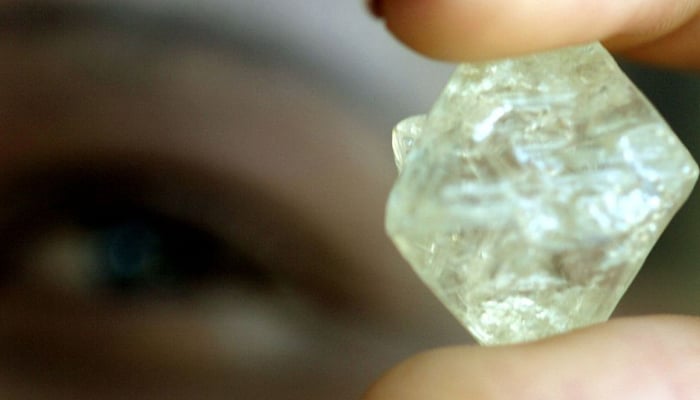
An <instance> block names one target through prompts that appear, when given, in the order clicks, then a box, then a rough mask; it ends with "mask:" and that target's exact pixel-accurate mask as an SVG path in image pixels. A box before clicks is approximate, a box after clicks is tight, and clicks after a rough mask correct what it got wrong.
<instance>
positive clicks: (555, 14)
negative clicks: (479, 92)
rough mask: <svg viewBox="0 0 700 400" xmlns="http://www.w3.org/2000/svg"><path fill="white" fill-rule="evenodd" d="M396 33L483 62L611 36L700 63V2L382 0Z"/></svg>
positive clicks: (646, 52) (648, 54) (629, 49)
mask: <svg viewBox="0 0 700 400" xmlns="http://www.w3.org/2000/svg"><path fill="white" fill-rule="evenodd" d="M371 9H373V10H374V12H375V14H377V15H381V16H383V17H384V19H385V21H386V24H387V26H388V28H389V30H390V31H392V32H393V33H394V34H395V35H396V37H397V38H398V39H399V40H401V41H403V42H404V43H406V44H407V45H408V46H410V47H412V48H414V49H416V50H418V51H419V52H421V53H424V54H426V55H428V56H430V57H435V58H439V59H447V60H452V61H458V60H481V59H489V58H498V57H506V56H511V55H516V54H524V53H529V52H533V51H538V50H545V49H551V48H556V47H561V46H566V45H571V44H578V43H586V42H591V41H596V40H600V41H603V42H604V44H606V46H608V47H609V48H610V49H611V50H612V51H614V52H616V53H619V54H621V55H623V56H625V57H627V58H630V59H633V60H638V61H643V62H647V63H653V64H656V65H661V66H667V67H673V68H682V69H691V70H698V69H700V40H698V37H700V1H698V0H676V1H667V0H632V1H606V0H562V1H556V2H551V1H549V2H545V1H537V0H517V1H509V0H471V1H465V0H380V1H375V2H374V3H373V4H372V5H371Z"/></svg>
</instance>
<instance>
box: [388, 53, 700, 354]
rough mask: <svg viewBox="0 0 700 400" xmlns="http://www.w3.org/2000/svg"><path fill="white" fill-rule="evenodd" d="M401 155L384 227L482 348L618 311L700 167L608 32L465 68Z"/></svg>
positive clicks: (404, 132)
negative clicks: (603, 41) (604, 39)
mask: <svg viewBox="0 0 700 400" xmlns="http://www.w3.org/2000/svg"><path fill="white" fill-rule="evenodd" d="M394 151H395V156H396V163H397V166H398V167H399V170H400V171H401V173H400V176H399V178H398V180H397V183H396V185H395V187H394V189H393V190H392V193H391V195H390V199H389V202H388V205H387V230H388V232H389V234H390V236H391V237H392V238H393V240H394V241H395V243H396V245H397V247H398V248H399V250H400V251H401V253H402V254H403V255H404V256H405V257H406V259H407V260H408V261H409V262H410V263H411V265H412V266H413V267H414V268H415V270H416V271H417V273H418V275H420V276H421V278H422V279H423V280H424V281H425V282H426V283H427V284H428V286H429V287H430V288H431V289H432V290H433V291H434V292H435V293H436V295H437V296H438V297H439V298H440V299H441V300H442V301H443V302H444V303H445V305H446V306H447V307H448V308H449V309H450V311H451V312H452V313H453V314H455V316H457V318H459V320H460V321H461V322H462V323H463V324H464V325H465V326H466V327H467V328H468V329H469V330H470V331H471V332H472V334H473V335H474V336H475V338H476V339H477V340H478V341H480V342H481V343H484V344H503V343H512V342H521V341H528V340H533V339H538V338H541V337H545V336H548V335H551V334H555V333H560V332H564V331H568V330H571V329H574V328H577V327H580V326H583V325H587V324H590V323H594V322H599V321H603V320H605V319H607V318H608V317H609V316H610V314H611V312H612V310H613V309H614V307H615V305H616V304H617V302H618V301H619V299H620V298H621V297H622V295H623V294H624V292H625V290H626V288H627V287H628V286H629V284H630V283H631V281H632V279H633V278H634V276H635V275H636V273H637V271H638V270H639V268H640V267H641V265H642V263H643V262H644V259H645V258H646V256H647V255H648V253H649V251H650V250H651V248H652V246H653V245H654V243H655V241H656V240H657V239H658V237H659V235H660V234H661V231H662V230H663V229H664V228H665V226H666V225H667V224H668V222H669V221H670V219H671V217H672V216H673V214H674V213H675V212H676V211H677V210H678V208H679V207H680V205H681V204H682V203H683V202H684V201H685V199H686V198H687V196H688V195H689V193H690V191H691V189H692V187H693V185H694V183H695V180H696V179H697V175H698V169H697V165H696V164H695V162H694V161H693V160H692V158H691V157H690V155H689V154H688V152H687V150H686V149H685V148H684V147H683V145H682V144H681V143H680V141H679V140H678V139H677V138H676V136H675V135H674V134H673V132H671V130H670V129H669V128H668V126H667V125H666V124H665V122H664V121H663V120H662V119H661V117H660V116H659V115H658V113H657V112H656V111H655V110H654V109H653V107H652V106H651V105H650V104H649V103H648V101H647V100H646V99H645V98H644V96H643V95H642V94H641V93H639V91H638V90H637V89H636V88H635V87H634V86H633V85H632V84H631V83H630V82H629V80H628V79H627V78H626V77H625V76H624V74H623V73H622V72H621V71H620V70H619V68H618V67H617V65H616V64H615V62H614V60H613V59H612V58H611V57H610V55H609V54H608V53H607V52H606V51H605V50H604V49H603V48H602V47H601V46H600V45H599V44H594V45H588V46H581V47H577V48H571V49H565V50H561V51H557V52H552V53H547V54H540V55H535V56H529V57H525V58H521V59H515V60H504V61H499V62H492V63H482V64H472V65H464V66H461V67H460V68H459V69H458V70H457V72H456V73H455V75H454V76H453V78H452V80H451V81H450V83H449V84H448V85H447V88H446V89H445V91H444V93H443V94H442V96H441V97H440V98H439V99H438V101H437V102H436V105H435V106H434V108H433V109H432V110H431V112H430V113H429V114H428V115H427V116H423V117H414V118H412V119H409V120H407V121H404V122H402V123H401V124H399V126H398V127H397V128H396V130H395V131H394Z"/></svg>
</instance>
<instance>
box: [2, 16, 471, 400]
mask: <svg viewBox="0 0 700 400" xmlns="http://www.w3.org/2000/svg"><path fill="white" fill-rule="evenodd" d="M166 14H167V13H165V12H164V13H163V15H158V14H154V13H150V14H148V13H141V12H139V11H138V9H132V8H117V7H81V8H78V7H71V8H67V7H66V8H64V7H58V6H54V7H48V6H47V7H41V6H35V7H33V8H28V7H21V6H16V5H4V6H2V7H0V38H1V39H0V60H2V61H0V239H1V240H0V262H1V263H2V269H0V272H1V273H0V283H1V285H0V319H1V320H2V323H0V397H2V398H8V399H9V398H12V399H21V398H32V399H41V398H47V399H48V398H51V399H64V398H65V399H68V398H70V399H81V398H85V399H94V398H130V399H139V398H171V399H176V398H206V399H217V398H222V399H223V398H226V399H229V398H240V399H272V398H284V399H329V398H333V399H353V398H357V397H358V396H359V395H360V394H361V392H362V390H363V388H364V387H366V386H367V385H368V384H369V383H370V382H371V381H372V380H373V379H374V378H375V377H376V376H377V374H379V372H380V371H382V370H384V369H385V368H387V367H389V366H390V365H391V364H393V363H395V362H397V361H398V360H400V359H401V358H403V357H405V356H407V355H408V354H410V353H412V352H415V351H418V350H420V349H423V348H427V347H429V346H434V345H437V344H441V343H444V342H445V341H446V340H449V339H450V337H452V338H456V337H459V338H463V336H462V334H461V331H460V329H459V328H457V327H456V324H454V323H453V322H452V321H451V320H450V319H449V317H447V316H446V314H445V313H444V312H443V311H442V310H441V309H440V308H439V307H438V306H437V305H436V303H435V301H434V300H433V299H432V298H431V297H430V296H429V295H428V294H427V292H426V291H425V289H423V287H422V286H421V285H420V284H419V283H417V281H416V280H415V278H414V277H413V274H412V273H411V272H410V271H409V269H408V268H407V267H406V266H405V265H404V264H403V262H402V261H400V259H399V258H398V256H397V255H396V253H395V251H394V250H393V248H392V247H391V245H390V244H389V242H388V240H387V239H386V238H385V236H384V233H383V228H382V223H383V207H384V206H383V203H384V198H385V196H386V193H387V191H388V188H389V185H390V183H391V180H392V179H393V177H394V173H395V172H394V168H393V165H392V164H391V159H390V156H389V154H390V150H389V148H388V144H387V143H388V140H386V137H380V135H377V133H376V131H377V129H378V128H377V126H376V125H374V124H373V123H372V120H371V119H369V118H367V116H360V115H354V114H352V113H350V112H349V111H347V110H348V107H345V106H344V103H343V102H342V97H340V96H339V95H338V94H337V93H333V92H331V91H330V90H328V89H326V88H324V87H322V86H320V85H318V84H315V83H314V80H312V79H308V77H307V76H304V73H303V71H304V69H303V63H301V62H298V61H297V62H295V61H293V60H295V59H296V58H294V57H287V58H288V59H285V58H283V56H280V55H279V54H278V53H276V52H275V50H271V49H270V47H269V46H265V45H264V44H262V43H259V42H256V41H250V40H246V39H244V38H241V37H237V36H236V35H233V34H227V33H226V32H227V31H226V30H224V29H220V27H216V26H209V25H208V24H207V23H206V21H204V22H202V21H200V22H198V23H194V22H191V21H189V19H188V18H187V16H186V15H185V16H178V17H176V16H170V17H166V16H165V15H166ZM283 47H284V46H279V47H278V48H277V49H278V50H280V49H283ZM285 57H286V56H285Z"/></svg>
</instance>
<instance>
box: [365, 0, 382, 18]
mask: <svg viewBox="0 0 700 400" xmlns="http://www.w3.org/2000/svg"><path fill="white" fill-rule="evenodd" d="M383 3H384V2H383V1H382V0H365V4H366V5H367V9H368V10H369V12H370V13H371V14H372V15H374V16H375V17H377V18H382V17H384V8H383V7H382V6H383Z"/></svg>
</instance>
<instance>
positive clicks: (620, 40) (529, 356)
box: [364, 0, 700, 400]
mask: <svg viewBox="0 0 700 400" xmlns="http://www.w3.org/2000/svg"><path fill="white" fill-rule="evenodd" d="M370 9H371V10H372V11H373V12H374V13H375V15H377V16H382V17H383V18H384V19H385V20H386V24H387V26H388V28H389V30H390V31H391V32H393V33H394V34H395V35H396V37H397V38H398V39H400V40H401V41H403V42H404V43H406V44H407V45H408V46H410V47H412V48H414V49H415V50H417V51H419V52H421V53H423V54H425V55H427V56H430V57H434V58H439V59H446V60H452V61H463V60H482V59H492V58H499V57H507V56H513V55H518V54H524V53H529V52H533V51H539V50H545V49H551V48H556V47H560V46H565V45H571V44H577V43H585V42H590V41H595V40H601V41H603V42H604V44H605V45H606V46H608V47H609V48H610V49H611V50H612V51H614V52H616V53H619V54H620V55H623V56H625V57H628V58H630V59H633V60H639V61H643V62H648V63H652V64H656V65H660V66H666V67H673V68H681V69H689V70H700V40H698V38H699V37H700V1H695V0H679V1H666V0H660V1H654V0H634V1H617V2H615V1H605V0H563V1H557V2H542V1H535V0H517V1H512V0H474V1H465V0H430V1H427V0H385V1H383V2H374V3H372V4H370ZM417 21H420V23H417ZM698 343H700V319H698V318H694V317H681V316H652V317H643V318H629V319H621V320H615V321H611V322H608V323H605V324H601V325H598V326H595V327H592V328H588V329H584V330H580V331H577V332H573V333H570V334H567V335H563V336H561V337H557V338H552V339H548V340H544V341H541V342H537V343H531V344H525V345H518V346H503V347H496V348H482V347H473V346H468V347H454V348H447V349H440V350H435V351H431V352H427V353H423V354H420V355H418V356H415V357H413V358H411V359H409V360H407V361H405V362H403V363H401V364H400V365H398V366H397V367H395V368H394V369H392V370H390V371H389V372H388V373H386V374H385V375H384V376H383V377H382V378H381V379H380V380H379V381H378V382H377V383H376V384H375V385H374V386H372V387H371V388H370V389H369V390H368V392H367V393H366V395H365V397H364V400H392V399H401V400H423V399H431V400H453V399H455V400H456V399H460V400H461V399H469V400H472V399H474V400H476V399H479V400H487V399H488V400H500V399H504V400H505V399H514V398H517V399H521V400H530V399H532V400H535V399H537V400H544V399H576V400H589V399H590V400H593V399H635V400H638V399H653V400H686V399H688V400H689V399H697V398H698V397H699V396H700V380H698V376H700V345H699V344H698Z"/></svg>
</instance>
